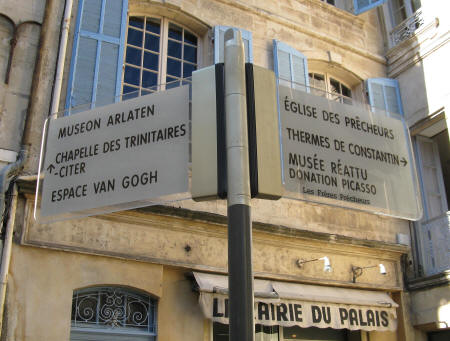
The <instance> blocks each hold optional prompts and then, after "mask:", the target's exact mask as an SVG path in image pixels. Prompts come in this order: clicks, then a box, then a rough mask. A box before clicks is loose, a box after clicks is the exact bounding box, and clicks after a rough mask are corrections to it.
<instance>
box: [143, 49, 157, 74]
mask: <svg viewBox="0 0 450 341" xmlns="http://www.w3.org/2000/svg"><path fill="white" fill-rule="evenodd" d="M158 57H159V56H158V55H157V54H154V53H151V52H145V53H144V67H145V68H146V69H151V70H155V71H158Z"/></svg>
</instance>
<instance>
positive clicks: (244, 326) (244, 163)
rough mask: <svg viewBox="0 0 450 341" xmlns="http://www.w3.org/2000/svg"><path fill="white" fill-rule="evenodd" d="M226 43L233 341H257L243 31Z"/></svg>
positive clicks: (227, 37)
mask: <svg viewBox="0 0 450 341" xmlns="http://www.w3.org/2000/svg"><path fill="white" fill-rule="evenodd" d="M224 40H225V48H224V56H225V58H224V61H225V66H224V67H225V116H226V149H227V180H228V274H229V275H228V288H229V295H230V296H229V308H230V320H229V321H230V340H232V341H253V340H254V320H253V270H252V226H251V217H250V175H249V161H248V136H247V135H248V133H247V110H246V97H245V96H246V95H245V93H246V91H245V54H244V44H243V42H242V37H241V32H239V30H236V29H229V30H227V31H226V32H225V39H224Z"/></svg>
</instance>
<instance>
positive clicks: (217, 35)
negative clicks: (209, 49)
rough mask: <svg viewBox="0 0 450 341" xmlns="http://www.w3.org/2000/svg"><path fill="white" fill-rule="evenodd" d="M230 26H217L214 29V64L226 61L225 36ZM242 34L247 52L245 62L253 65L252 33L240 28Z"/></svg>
mask: <svg viewBox="0 0 450 341" xmlns="http://www.w3.org/2000/svg"><path fill="white" fill-rule="evenodd" d="M229 28H234V27H229V26H215V27H214V64H217V63H223V59H224V50H223V49H224V35H225V31H226V30H228V29H229ZM238 30H239V31H240V32H241V34H242V40H243V41H244V50H245V62H246V63H253V47H252V32H250V31H246V30H243V29H241V28H238Z"/></svg>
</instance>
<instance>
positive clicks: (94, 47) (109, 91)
mask: <svg viewBox="0 0 450 341" xmlns="http://www.w3.org/2000/svg"><path fill="white" fill-rule="evenodd" d="M127 9H128V0H80V1H79V5H78V16H77V23H76V28H75V37H74V43H73V51H72V61H71V65H70V75H69V84H68V92H67V97H66V108H69V109H70V108H73V107H76V106H80V105H86V106H84V107H83V109H88V108H93V107H95V106H100V105H105V104H109V103H113V102H116V101H118V99H119V95H120V90H121V77H122V65H123V50H124V41H125V32H126V31H125V30H126V19H127Z"/></svg>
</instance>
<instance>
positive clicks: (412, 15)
mask: <svg viewBox="0 0 450 341" xmlns="http://www.w3.org/2000/svg"><path fill="white" fill-rule="evenodd" d="M392 1H393V0H388V1H387V2H386V3H385V4H383V6H382V7H381V8H382V10H383V16H384V18H385V26H386V32H387V35H388V41H389V44H390V47H394V46H395V45H397V44H398V42H395V41H394V40H395V38H393V34H394V31H396V30H397V31H398V30H401V31H403V29H404V27H405V26H407V27H408V28H409V32H411V34H412V32H414V31H415V30H416V29H417V28H418V27H420V26H421V25H423V17H422V14H421V13H422V12H421V7H420V8H417V9H414V8H413V3H412V2H413V0H401V1H403V6H404V8H405V12H406V18H405V19H404V20H403V21H401V22H396V21H395V18H394V13H393V12H394V8H393V6H394V5H393V2H392ZM411 25H412V26H413V27H412V28H410V26H411ZM394 35H395V34H394Z"/></svg>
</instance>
